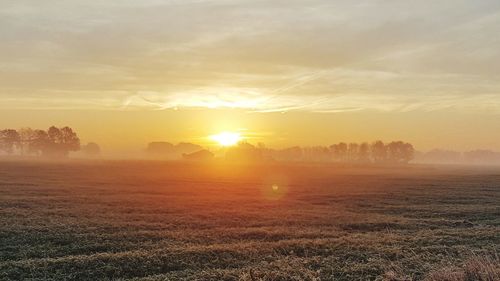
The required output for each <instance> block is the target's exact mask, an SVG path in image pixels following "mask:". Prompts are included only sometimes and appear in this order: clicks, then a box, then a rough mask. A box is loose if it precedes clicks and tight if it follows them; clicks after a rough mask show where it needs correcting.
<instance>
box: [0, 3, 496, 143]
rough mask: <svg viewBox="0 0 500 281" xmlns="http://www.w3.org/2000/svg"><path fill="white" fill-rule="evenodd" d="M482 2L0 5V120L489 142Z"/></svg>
mask: <svg viewBox="0 0 500 281" xmlns="http://www.w3.org/2000/svg"><path fill="white" fill-rule="evenodd" d="M499 34H500V1H498V0H476V1H470V0H422V1H406V0H384V1H382V0H364V1H363V0H361V1H347V0H346V1H339V0H307V1H305V0H302V1H298V0H286V1H284V0H283V1H281V0H274V1H273V0H268V1H261V0H163V1H160V0H142V1H135V0H120V1H111V0H101V1H83V0H72V1H67V0H58V1H56V0H44V1H39V0H35V1H28V0H12V1H10V0H0V41H1V43H0V127H14V128H19V127H40V128H45V127H48V126H50V125H58V126H62V125H69V126H71V127H73V128H75V130H77V131H78V132H79V134H80V137H81V138H82V140H83V141H96V142H99V143H100V144H101V145H102V146H104V147H109V148H110V149H121V150H127V149H130V150H132V149H137V148H138V147H141V146H142V147H143V146H145V144H146V143H147V142H149V141H159V140H166V141H172V142H176V141H193V142H199V143H203V142H205V141H206V136H207V135H209V134H213V133H217V132H219V131H223V130H229V131H239V132H241V133H242V134H244V135H245V136H246V137H247V138H248V140H249V141H252V142H264V143H267V144H269V145H270V146H276V147H282V146H289V145H313V144H318V145H325V144H331V143H334V142H339V141H348V142H349V141H372V140H376V139H382V140H394V139H402V140H405V141H409V142H412V143H413V144H414V145H415V146H416V147H417V149H422V150H426V149H431V148H435V147H439V148H450V149H457V150H466V149H473V148H488V149H496V150H500V122H498V121H499V120H500V51H499V50H500V36H499Z"/></svg>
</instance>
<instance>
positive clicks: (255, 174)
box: [0, 161, 500, 280]
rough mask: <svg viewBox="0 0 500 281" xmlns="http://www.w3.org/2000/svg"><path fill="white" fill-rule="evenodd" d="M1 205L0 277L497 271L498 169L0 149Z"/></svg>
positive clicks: (356, 276)
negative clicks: (5, 157) (104, 157)
mask: <svg viewBox="0 0 500 281" xmlns="http://www.w3.org/2000/svg"><path fill="white" fill-rule="evenodd" d="M0 218H1V220H0V280H423V279H426V278H427V279H428V280H431V278H434V279H432V280H438V279H436V278H438V277H436V276H438V275H439V274H442V273H440V271H442V270H448V271H450V272H451V273H450V274H446V276H448V277H449V276H454V275H453V274H462V273H460V272H461V270H463V268H464V266H465V267H466V266H467V264H469V265H470V262H469V263H467V261H471V260H472V261H476V262H478V261H482V262H484V263H485V264H486V265H489V267H490V268H489V270H490V271H489V273H488V274H489V276H490V277H492V278H495V276H497V277H498V275H495V274H496V273H495V271H496V272H497V273H498V267H497V266H498V265H497V262H498V255H499V253H500V169H498V170H495V169H489V170H479V169H477V168H475V169H473V168H466V167H455V168H435V167H434V168H433V167H411V166H410V167H405V168H389V167H386V168H375V167H346V166H338V165H305V164H303V165H299V164H294V165H285V164H269V165H259V166H256V165H253V166H252V165H227V164H224V163H215V164H213V163H212V164H190V163H181V162H178V163H174V162H171V163H169V162H139V161H121V162H119V161H115V162H112V161H102V162H97V161H95V162H90V161H89V162H68V163H49V162H35V163H25V162H2V163H0ZM495 267H497V268H495ZM433 276H434V277H433ZM443 280H444V279H443ZM450 280H452V279H450ZM453 280H459V279H453ZM478 280H479V279H478ZM484 280H489V279H484ZM492 280H493V279H492Z"/></svg>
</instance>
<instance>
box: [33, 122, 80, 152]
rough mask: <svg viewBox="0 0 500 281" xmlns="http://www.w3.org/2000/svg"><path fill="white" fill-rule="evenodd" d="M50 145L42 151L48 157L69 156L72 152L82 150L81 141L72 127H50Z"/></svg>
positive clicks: (48, 132)
mask: <svg viewBox="0 0 500 281" xmlns="http://www.w3.org/2000/svg"><path fill="white" fill-rule="evenodd" d="M47 134H48V136H49V140H50V143H49V144H48V145H47V146H46V147H45V148H44V149H43V150H42V152H43V154H44V155H46V156H56V157H59V156H64V157H66V156H68V154H69V152H71V151H78V150H80V139H79V138H78V136H77V134H76V133H75V132H74V131H73V129H71V128H70V127H63V128H57V127H54V126H52V127H50V128H49V130H48V131H47Z"/></svg>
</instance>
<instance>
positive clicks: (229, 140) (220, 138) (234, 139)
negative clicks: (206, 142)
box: [210, 132, 242, 146]
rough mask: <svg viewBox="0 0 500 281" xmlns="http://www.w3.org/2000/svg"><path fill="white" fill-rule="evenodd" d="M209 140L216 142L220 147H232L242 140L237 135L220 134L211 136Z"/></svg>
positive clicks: (230, 133) (229, 133)
mask: <svg viewBox="0 0 500 281" xmlns="http://www.w3.org/2000/svg"><path fill="white" fill-rule="evenodd" d="M210 139H211V140H213V141H215V142H217V143H218V144H220V145H221V146H233V145H235V144H237V143H238V142H239V141H241V140H242V137H241V135H240V134H239V133H232V132H222V133H218V134H216V135H211V136H210Z"/></svg>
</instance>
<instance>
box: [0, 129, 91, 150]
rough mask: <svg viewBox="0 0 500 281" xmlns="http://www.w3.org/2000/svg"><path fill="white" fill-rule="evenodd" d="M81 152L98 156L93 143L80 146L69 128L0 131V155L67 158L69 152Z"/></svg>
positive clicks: (73, 132)
mask: <svg viewBox="0 0 500 281" xmlns="http://www.w3.org/2000/svg"><path fill="white" fill-rule="evenodd" d="M79 150H83V151H84V152H85V153H86V154H89V155H93V154H99V152H100V148H99V146H98V145H97V144H95V143H89V144H87V145H85V146H81V145H80V138H79V137H78V135H77V133H76V132H75V131H74V130H73V129H72V128H70V127H62V128H58V127H55V126H52V127H50V128H49V129H47V130H40V129H31V128H23V129H20V130H14V129H3V130H0V153H3V154H7V155H12V154H19V155H36V156H43V157H67V156H68V155H69V153H70V152H74V151H79Z"/></svg>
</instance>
